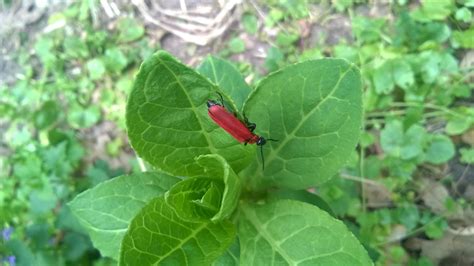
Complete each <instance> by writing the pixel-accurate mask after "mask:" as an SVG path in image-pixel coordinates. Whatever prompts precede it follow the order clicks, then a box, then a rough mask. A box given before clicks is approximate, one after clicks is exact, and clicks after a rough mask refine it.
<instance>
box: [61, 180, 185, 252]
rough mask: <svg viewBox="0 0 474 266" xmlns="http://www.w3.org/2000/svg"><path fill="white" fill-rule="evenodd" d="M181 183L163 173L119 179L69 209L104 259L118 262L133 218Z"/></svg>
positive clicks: (82, 197) (83, 195) (82, 196)
mask: <svg viewBox="0 0 474 266" xmlns="http://www.w3.org/2000/svg"><path fill="white" fill-rule="evenodd" d="M179 180H180V179H178V178H176V177H172V176H168V175H165V174H161V173H139V174H133V175H128V176H119V177H116V178H114V179H111V180H109V181H106V182H104V183H101V184H99V185H98V186H96V187H94V188H92V189H89V190H87V191H85V192H83V193H81V194H79V195H78V196H77V197H76V198H75V199H74V200H73V201H72V202H70V203H69V206H70V208H71V210H72V211H73V213H74V214H75V215H76V217H77V218H79V221H80V222H81V224H82V225H83V226H84V227H85V228H86V230H87V232H88V233H89V236H90V237H91V239H92V242H93V244H94V246H95V247H96V248H97V249H99V250H100V252H101V254H102V256H107V257H111V258H114V259H118V257H119V249H120V243H121V242H122V238H123V236H124V235H125V232H126V231H127V227H128V226H129V224H130V222H131V221H132V219H133V217H135V216H136V215H137V213H138V212H139V211H140V210H141V208H142V207H144V206H145V205H146V204H147V203H148V202H149V201H150V200H151V199H153V198H155V197H157V196H160V195H163V194H164V193H165V192H166V191H167V190H168V189H169V188H170V187H171V186H173V185H174V184H175V183H177V182H178V181H179Z"/></svg>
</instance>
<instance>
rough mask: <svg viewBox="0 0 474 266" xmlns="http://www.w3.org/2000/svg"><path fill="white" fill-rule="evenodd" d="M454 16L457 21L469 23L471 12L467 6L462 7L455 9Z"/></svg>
mask: <svg viewBox="0 0 474 266" xmlns="http://www.w3.org/2000/svg"><path fill="white" fill-rule="evenodd" d="M454 17H455V18H456V20H458V21H461V22H465V23H469V22H470V21H471V19H472V13H471V11H470V10H469V9H468V8H467V7H462V8H460V9H458V10H456V14H455V15H454Z"/></svg>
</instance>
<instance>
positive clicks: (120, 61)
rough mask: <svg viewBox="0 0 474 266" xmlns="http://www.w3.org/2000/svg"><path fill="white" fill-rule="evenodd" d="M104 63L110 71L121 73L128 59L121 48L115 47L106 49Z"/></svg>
mask: <svg viewBox="0 0 474 266" xmlns="http://www.w3.org/2000/svg"><path fill="white" fill-rule="evenodd" d="M104 63H105V66H106V67H107V69H108V70H109V71H111V72H116V73H119V72H120V71H122V70H123V69H124V68H125V67H126V66H127V64H128V60H127V58H126V57H125V55H124V54H123V52H122V51H121V50H120V49H119V48H117V47H113V48H109V49H107V50H106V51H105V56H104Z"/></svg>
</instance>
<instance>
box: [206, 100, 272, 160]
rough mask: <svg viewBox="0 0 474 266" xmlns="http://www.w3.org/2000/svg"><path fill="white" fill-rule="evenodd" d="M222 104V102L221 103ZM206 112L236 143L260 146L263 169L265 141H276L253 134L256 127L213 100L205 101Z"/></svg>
mask: <svg viewBox="0 0 474 266" xmlns="http://www.w3.org/2000/svg"><path fill="white" fill-rule="evenodd" d="M221 98H222V96H221ZM222 102H223V101H222ZM207 111H208V114H209V116H210V117H211V118H212V120H214V122H216V124H217V125H219V126H220V127H221V128H223V129H224V130H225V131H227V133H229V134H230V135H231V136H232V137H234V138H235V139H236V140H237V141H238V142H241V143H244V144H245V145H247V143H250V144H254V143H255V144H257V146H260V154H261V157H262V168H264V167H265V163H264V159H263V145H265V144H266V143H267V140H270V141H277V140H275V139H265V138H264V137H262V136H258V135H257V134H255V133H253V131H254V130H255V127H256V125H255V124H254V123H250V122H248V121H247V119H245V123H244V122H242V121H241V120H240V119H238V118H237V117H236V116H235V115H234V114H232V113H231V112H229V111H228V110H227V109H226V108H225V107H224V104H223V103H217V102H216V101H213V100H207Z"/></svg>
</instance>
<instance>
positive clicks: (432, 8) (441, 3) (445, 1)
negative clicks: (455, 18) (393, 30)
mask: <svg viewBox="0 0 474 266" xmlns="http://www.w3.org/2000/svg"><path fill="white" fill-rule="evenodd" d="M453 8H454V1H453V0H422V1H421V7H420V8H417V9H416V10H414V11H413V12H412V13H411V16H412V17H413V18H414V19H416V20H418V21H422V22H429V21H432V20H443V19H445V18H446V17H447V16H449V14H451V12H452V9H453Z"/></svg>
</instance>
